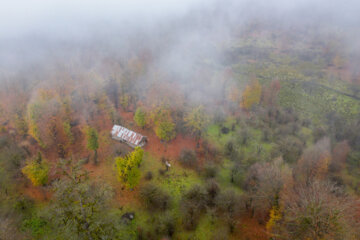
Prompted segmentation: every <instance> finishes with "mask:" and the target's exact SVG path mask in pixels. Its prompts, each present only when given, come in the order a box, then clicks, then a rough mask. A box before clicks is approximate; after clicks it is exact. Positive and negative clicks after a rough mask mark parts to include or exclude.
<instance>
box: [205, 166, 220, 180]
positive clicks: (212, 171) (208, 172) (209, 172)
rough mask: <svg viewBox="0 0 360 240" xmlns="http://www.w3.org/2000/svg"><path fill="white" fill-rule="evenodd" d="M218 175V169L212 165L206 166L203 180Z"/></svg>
mask: <svg viewBox="0 0 360 240" xmlns="http://www.w3.org/2000/svg"><path fill="white" fill-rule="evenodd" d="M217 173H218V168H217V167H216V166H215V165H214V164H208V165H206V166H205V168H204V173H203V174H204V177H205V178H215V177H216V175H217Z"/></svg>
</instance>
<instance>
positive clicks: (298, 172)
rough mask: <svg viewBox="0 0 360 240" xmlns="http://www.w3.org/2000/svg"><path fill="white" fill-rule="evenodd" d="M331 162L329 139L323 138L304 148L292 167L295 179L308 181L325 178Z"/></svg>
mask: <svg viewBox="0 0 360 240" xmlns="http://www.w3.org/2000/svg"><path fill="white" fill-rule="evenodd" d="M330 162H331V152H330V139H329V138H323V139H321V140H320V141H318V142H317V143H316V144H315V145H314V146H312V147H309V148H308V149H306V150H305V151H304V153H303V155H302V156H301V158H300V159H299V161H298V162H297V166H296V167H295V168H294V175H295V178H296V180H297V181H301V182H304V183H309V182H312V181H314V180H315V179H325V178H326V176H327V173H328V168H329V165H330Z"/></svg>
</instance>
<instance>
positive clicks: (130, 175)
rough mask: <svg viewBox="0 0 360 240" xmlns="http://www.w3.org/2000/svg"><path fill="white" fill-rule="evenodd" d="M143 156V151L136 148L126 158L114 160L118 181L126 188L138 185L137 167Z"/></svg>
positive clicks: (138, 173) (138, 171)
mask: <svg viewBox="0 0 360 240" xmlns="http://www.w3.org/2000/svg"><path fill="white" fill-rule="evenodd" d="M143 155H144V150H143V149H142V148H140V147H136V148H135V149H134V151H132V152H131V153H129V154H127V155H126V156H124V157H117V158H115V168H116V172H117V175H118V179H119V181H121V182H122V183H123V184H124V185H125V186H126V187H128V188H134V187H135V186H136V185H137V184H138V183H139V180H140V170H139V166H140V164H141V162H142V158H143Z"/></svg>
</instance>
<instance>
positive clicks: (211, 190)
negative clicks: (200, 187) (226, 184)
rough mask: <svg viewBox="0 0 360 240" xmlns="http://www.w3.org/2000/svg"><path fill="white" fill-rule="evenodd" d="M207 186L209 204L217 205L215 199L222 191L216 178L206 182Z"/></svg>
mask: <svg viewBox="0 0 360 240" xmlns="http://www.w3.org/2000/svg"><path fill="white" fill-rule="evenodd" d="M205 188H206V193H207V198H208V202H207V204H208V205H209V206H211V207H212V206H214V205H215V202H214V200H215V198H216V197H217V196H218V194H219V192H220V186H219V184H218V183H217V182H216V181H215V180H214V179H210V180H208V181H207V182H206V186H205Z"/></svg>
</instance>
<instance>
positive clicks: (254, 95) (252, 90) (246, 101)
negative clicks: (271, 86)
mask: <svg viewBox="0 0 360 240" xmlns="http://www.w3.org/2000/svg"><path fill="white" fill-rule="evenodd" d="M260 99H261V85H260V83H259V81H257V80H255V81H253V82H252V83H251V84H250V85H247V86H246V88H245V90H244V92H243V95H242V102H241V106H242V107H243V108H245V109H246V110H249V109H251V107H252V106H254V105H256V104H259V102H260Z"/></svg>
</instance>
